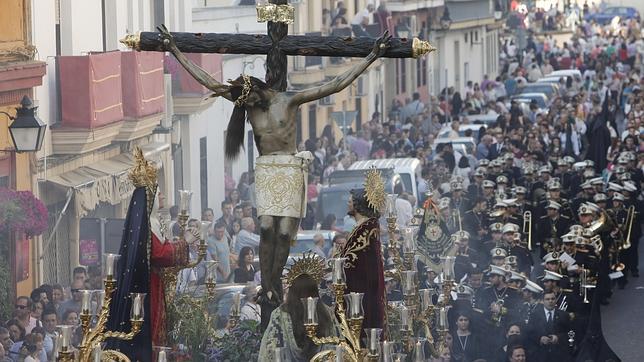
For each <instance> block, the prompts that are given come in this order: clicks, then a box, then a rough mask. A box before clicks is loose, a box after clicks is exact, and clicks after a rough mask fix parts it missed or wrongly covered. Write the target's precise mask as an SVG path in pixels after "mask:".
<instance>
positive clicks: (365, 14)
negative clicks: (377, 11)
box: [351, 3, 374, 36]
mask: <svg viewBox="0 0 644 362" xmlns="http://www.w3.org/2000/svg"><path fill="white" fill-rule="evenodd" d="M373 10H374V6H373V4H371V3H370V4H367V7H366V8H365V9H362V10H360V11H359V12H357V13H356V15H355V16H354V17H353V20H351V29H352V30H353V34H354V35H355V36H369V33H367V32H366V31H365V30H364V27H365V26H367V25H369V17H370V16H371V13H373Z"/></svg>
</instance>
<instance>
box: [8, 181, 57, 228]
mask: <svg viewBox="0 0 644 362" xmlns="http://www.w3.org/2000/svg"><path fill="white" fill-rule="evenodd" d="M45 230H47V208H46V207H45V204H43V202H42V201H40V200H39V199H38V198H37V197H36V196H34V194H33V193H31V191H14V190H10V189H7V188H0V232H17V233H21V232H22V233H25V234H26V235H27V237H31V236H36V235H40V234H42V233H43V232H45Z"/></svg>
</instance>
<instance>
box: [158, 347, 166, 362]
mask: <svg viewBox="0 0 644 362" xmlns="http://www.w3.org/2000/svg"><path fill="white" fill-rule="evenodd" d="M167 360H168V357H167V355H166V353H165V351H164V350H160V351H159V355H158V356H157V362H166V361H167Z"/></svg>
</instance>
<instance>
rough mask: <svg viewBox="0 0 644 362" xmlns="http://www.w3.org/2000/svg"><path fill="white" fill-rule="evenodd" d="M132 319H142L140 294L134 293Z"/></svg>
mask: <svg viewBox="0 0 644 362" xmlns="http://www.w3.org/2000/svg"><path fill="white" fill-rule="evenodd" d="M132 297H133V299H132V319H133V320H140V319H141V295H140V294H139V293H132Z"/></svg>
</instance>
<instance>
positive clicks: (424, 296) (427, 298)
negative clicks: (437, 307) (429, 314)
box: [418, 289, 434, 311]
mask: <svg viewBox="0 0 644 362" xmlns="http://www.w3.org/2000/svg"><path fill="white" fill-rule="evenodd" d="M418 292H419V293H420V307H421V308H422V310H423V311H425V310H427V309H428V308H429V307H431V306H432V305H434V301H433V300H432V291H431V290H430V289H420V290H419V291H418Z"/></svg>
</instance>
